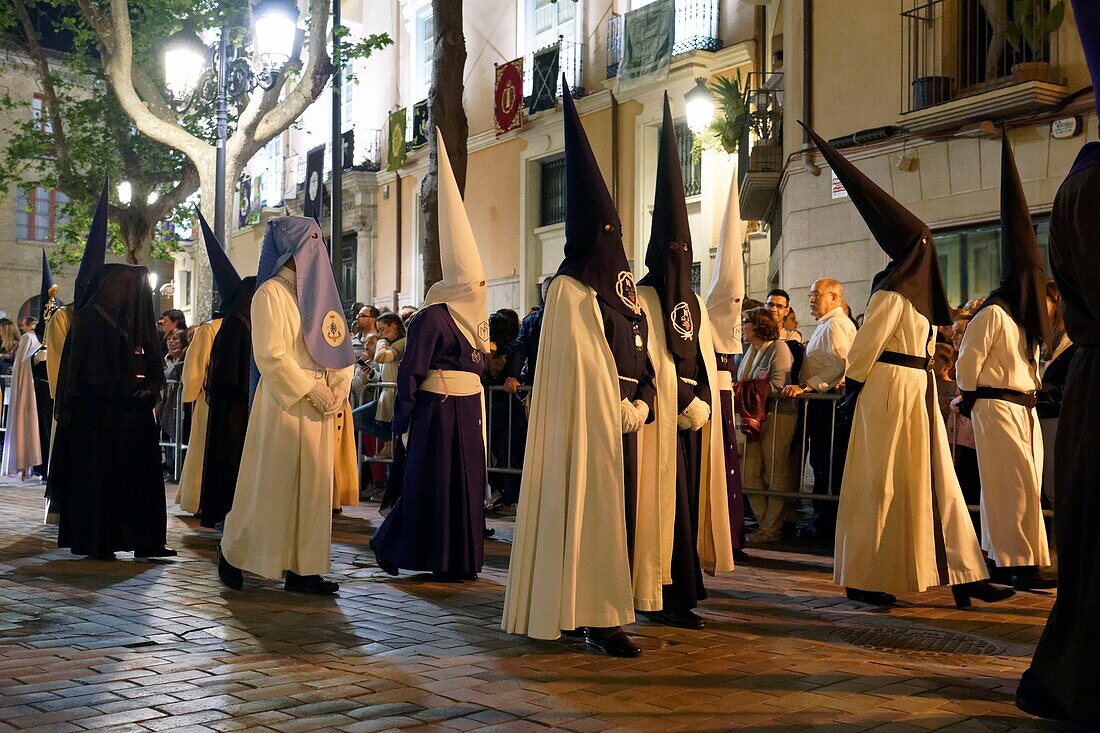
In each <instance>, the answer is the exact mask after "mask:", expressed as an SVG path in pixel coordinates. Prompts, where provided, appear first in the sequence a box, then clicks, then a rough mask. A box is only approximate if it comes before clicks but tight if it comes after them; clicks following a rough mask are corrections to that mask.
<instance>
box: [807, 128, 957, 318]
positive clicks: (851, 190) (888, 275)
mask: <svg viewBox="0 0 1100 733" xmlns="http://www.w3.org/2000/svg"><path fill="white" fill-rule="evenodd" d="M799 124H802V123H801V122H799ZM802 126H803V127H804V128H805V129H806V131H807V132H808V133H810V137H812V138H813V140H814V142H815V143H816V144H817V147H818V150H820V151H821V155H822V156H824V158H825V162H827V163H828V164H829V167H830V168H832V169H833V173H835V174H836V177H837V178H839V179H840V182H841V183H842V184H844V188H845V190H847V192H848V196H849V197H850V198H851V199H852V203H853V204H855V206H856V209H858V210H859V213H860V216H862V217H863V220H864V221H865V222H866V223H867V227H868V228H869V229H870V230H871V235H872V236H873V237H874V238H875V241H876V242H878V246H879V247H881V248H882V251H883V252H885V253H886V254H887V255H888V256H889V257H890V264H889V265H887V266H886V269H885V270H883V271H882V272H880V273H879V274H877V275H875V279H874V282H873V284H872V288H871V292H872V293H874V292H876V291H879V290H892V291H894V292H895V293H899V294H901V295H903V296H905V298H906V299H907V300H908V301H909V302H910V303H912V304H913V307H914V308H916V309H917V312H918V313H920V314H921V315H922V316H924V317H925V318H927V319H928V321H929V322H930V323H932V324H934V325H936V326H950V325H951V323H952V320H951V306H950V304H949V303H948V302H947V293H946V291H945V290H944V287H943V277H942V276H941V275H940V265H939V260H938V259H937V255H936V245H935V244H934V243H933V241H932V233H931V232H930V231H929V230H928V227H927V226H926V225H925V223H924V222H922V221H921V220H920V219H918V218H917V217H916V216H914V215H913V213H912V212H910V211H909V210H908V209H906V208H905V207H904V206H902V205H901V204H899V203H898V202H897V201H895V200H894V198H893V197H892V196H890V194H888V193H886V192H885V191H883V190H882V189H881V188H879V187H878V186H877V185H876V184H875V182H874V181H872V180H871V179H870V178H868V177H867V176H866V175H864V174H863V172H862V171H860V170H859V169H858V168H856V167H855V166H854V165H852V164H851V163H850V162H849V161H848V160H847V159H846V158H845V157H844V156H843V155H841V154H840V153H839V152H837V150H836V148H834V147H833V146H832V145H830V144H829V143H827V142H826V141H825V140H824V139H823V138H821V137H820V136H819V135H818V134H817V133H816V132H814V131H813V130H811V129H810V128H808V127H806V126H805V125H802Z"/></svg>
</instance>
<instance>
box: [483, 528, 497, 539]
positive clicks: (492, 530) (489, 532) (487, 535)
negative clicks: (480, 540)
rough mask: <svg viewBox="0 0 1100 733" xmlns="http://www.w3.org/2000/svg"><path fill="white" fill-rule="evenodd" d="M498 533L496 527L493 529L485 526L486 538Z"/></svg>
mask: <svg viewBox="0 0 1100 733" xmlns="http://www.w3.org/2000/svg"><path fill="white" fill-rule="evenodd" d="M496 533H497V531H496V530H495V529H493V528H492V527H486V528H485V533H484V534H485V539H489V538H490V537H492V536H493V535H495V534H496Z"/></svg>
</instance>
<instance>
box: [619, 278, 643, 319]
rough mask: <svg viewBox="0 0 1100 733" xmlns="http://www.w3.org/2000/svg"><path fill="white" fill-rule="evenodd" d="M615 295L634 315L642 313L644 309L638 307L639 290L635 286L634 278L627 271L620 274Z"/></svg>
mask: <svg viewBox="0 0 1100 733" xmlns="http://www.w3.org/2000/svg"><path fill="white" fill-rule="evenodd" d="M615 294H616V295H618V296H619V300H621V301H622V302H623V305H625V306H626V307H627V308H629V309H630V310H632V311H633V312H634V313H636V314H637V313H641V312H642V307H641V306H640V305H638V289H637V288H636V287H635V286H634V276H633V275H631V274H630V273H629V272H628V271H627V270H623V271H622V272H620V273H619V276H618V277H617V278H616V279H615Z"/></svg>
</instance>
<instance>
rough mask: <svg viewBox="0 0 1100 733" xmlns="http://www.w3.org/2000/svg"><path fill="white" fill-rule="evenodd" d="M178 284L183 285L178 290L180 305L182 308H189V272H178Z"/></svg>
mask: <svg viewBox="0 0 1100 733" xmlns="http://www.w3.org/2000/svg"><path fill="white" fill-rule="evenodd" d="M180 282H181V283H183V287H182V288H180V305H181V306H183V307H184V308H190V307H191V271H190V270H180Z"/></svg>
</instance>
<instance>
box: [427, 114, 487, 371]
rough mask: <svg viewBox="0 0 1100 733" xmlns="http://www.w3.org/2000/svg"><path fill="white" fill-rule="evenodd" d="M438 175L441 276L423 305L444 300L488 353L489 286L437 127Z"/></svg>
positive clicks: (462, 327)
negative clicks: (486, 284)
mask: <svg viewBox="0 0 1100 733" xmlns="http://www.w3.org/2000/svg"><path fill="white" fill-rule="evenodd" d="M435 139H436V145H437V155H438V156H439V158H438V176H439V260H440V265H441V266H442V270H443V279H442V280H440V281H439V282H437V283H436V284H435V285H432V286H431V287H430V288H428V293H427V295H425V296H424V306H425V307H427V306H429V305H434V304H436V303H445V304H446V305H447V309H448V310H449V311H450V312H451V317H452V318H454V320H455V323H456V324H457V325H458V330H460V331H462V334H463V335H464V336H465V337H466V338H467V339H469V340H470V343H472V344H473V345H474V346H475V347H476V348H477V349H478V350H479V351H483V352H485V353H489V320H488V319H489V290H488V288H487V287H486V286H485V268H484V267H483V266H482V264H481V254H480V253H479V252H478V250H477V242H476V241H475V240H474V232H473V229H471V228H470V219H469V218H468V217H467V216H466V207H465V206H464V205H463V203H462V194H460V193H459V192H458V183H457V182H456V181H455V174H454V171H453V170H452V169H451V159H450V157H448V155H447V146H446V145H444V143H443V135H442V134H441V133H440V132H439V128H436V131H435Z"/></svg>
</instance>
